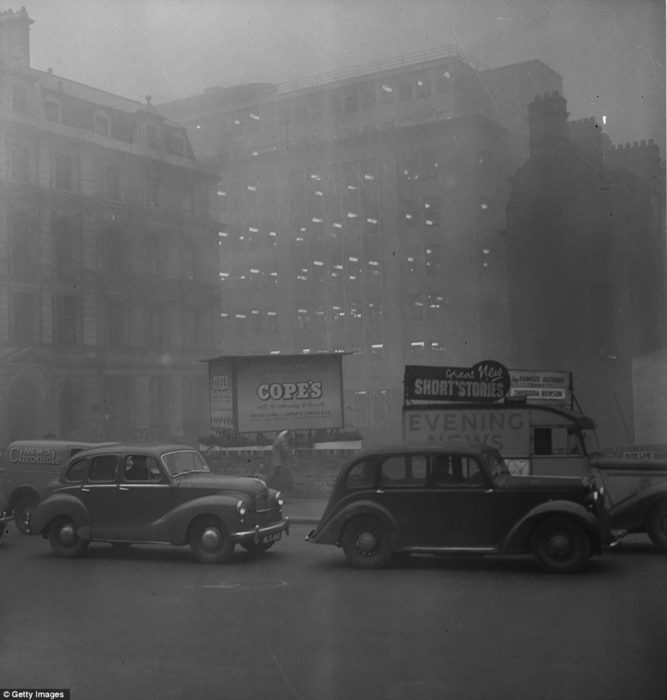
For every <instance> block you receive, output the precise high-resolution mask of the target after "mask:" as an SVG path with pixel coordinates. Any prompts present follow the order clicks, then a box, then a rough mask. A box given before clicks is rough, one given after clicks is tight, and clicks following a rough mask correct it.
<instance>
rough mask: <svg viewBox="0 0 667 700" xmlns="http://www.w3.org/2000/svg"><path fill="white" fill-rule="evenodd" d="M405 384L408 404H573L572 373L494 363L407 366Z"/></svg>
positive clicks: (493, 361) (489, 361)
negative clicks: (514, 400)
mask: <svg viewBox="0 0 667 700" xmlns="http://www.w3.org/2000/svg"><path fill="white" fill-rule="evenodd" d="M403 384H404V392H405V397H404V398H405V401H406V403H409V402H412V401H417V402H420V401H421V402H425V401H442V402H451V401H454V402H466V403H471V402H474V403H494V402H497V401H499V400H501V399H504V398H505V397H510V398H524V399H525V400H526V401H528V402H531V403H533V402H536V403H540V402H542V403H553V404H556V405H560V406H569V407H570V408H572V405H573V387H572V374H571V372H553V371H548V370H522V369H507V368H506V367H505V366H504V365H502V364H501V363H500V362H496V361H495V360H485V361H483V362H478V363H477V364H474V365H472V367H432V366H422V365H405V374H404V379H403Z"/></svg>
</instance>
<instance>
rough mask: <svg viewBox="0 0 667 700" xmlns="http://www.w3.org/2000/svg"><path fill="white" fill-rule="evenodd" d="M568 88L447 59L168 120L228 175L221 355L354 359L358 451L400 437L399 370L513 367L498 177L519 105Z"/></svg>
mask: <svg viewBox="0 0 667 700" xmlns="http://www.w3.org/2000/svg"><path fill="white" fill-rule="evenodd" d="M561 87H562V80H561V78H560V76H559V75H557V74H556V73H555V72H554V71H553V70H551V69H550V68H549V67H548V66H545V65H544V64H542V63H540V62H539V61H531V62H527V63H521V64H517V65H513V66H506V67H503V68H497V69H492V70H479V69H477V68H476V67H475V66H474V65H473V63H472V62H471V61H470V60H469V59H468V58H467V57H465V56H464V55H463V54H461V53H460V52H459V51H457V50H455V49H449V48H445V49H442V50H438V51H434V52H431V53H428V54H426V53H422V54H420V55H418V56H405V57H402V58H399V59H396V60H393V61H388V62H385V63H382V64H373V65H370V66H359V67H356V68H354V69H351V70H348V71H341V72H338V73H335V74H330V75H326V76H320V77H317V78H314V79H310V80H304V81H301V82H300V83H295V84H290V85H281V86H273V85H269V84H255V85H244V86H238V87H233V88H227V89H223V88H212V89H209V90H207V91H206V92H205V93H204V94H201V95H196V96H193V97H190V98H187V99H183V100H178V101H175V102H171V103H168V104H164V105H161V106H160V109H161V111H163V112H164V113H165V114H167V115H168V116H169V117H170V118H172V119H174V120H175V121H177V122H179V123H181V124H183V125H184V126H186V127H187V129H188V133H189V136H190V140H191V143H192V144H193V148H194V150H195V153H196V155H198V157H199V158H200V159H202V160H205V161H206V162H207V163H208V164H210V165H211V166H212V167H214V168H215V169H216V170H217V172H218V173H219V174H220V177H221V180H220V184H219V187H218V192H217V195H216V197H215V202H214V205H213V212H214V213H215V215H216V216H217V218H218V222H219V225H218V236H219V242H220V279H221V283H222V286H221V288H222V296H221V302H222V324H223V328H222V332H223V336H222V350H223V352H224V353H225V354H244V353H246V354H256V353H271V352H281V353H302V352H318V351H336V350H343V351H348V352H351V353H352V354H351V355H349V356H348V357H346V359H345V363H344V382H345V408H346V414H345V420H346V427H348V428H350V427H354V428H357V429H359V430H360V431H361V432H362V434H363V435H364V438H365V444H371V443H372V442H374V441H377V440H387V439H394V440H395V439H397V438H398V436H400V434H401V427H400V420H401V410H400V409H401V405H402V398H403V388H402V379H403V369H404V365H405V364H437V365H465V366H467V365H470V364H472V363H474V362H476V361H479V360H481V359H485V358H494V359H498V360H501V361H505V360H506V359H507V357H508V350H509V336H508V316H507V306H506V276H505V268H504V266H505V261H504V250H503V241H502V239H501V237H500V236H499V234H498V231H499V230H502V229H503V227H504V214H505V212H504V206H505V202H506V200H507V196H508V194H509V188H508V179H509V176H510V175H511V174H512V173H513V172H514V171H515V170H516V168H517V167H518V165H519V164H520V163H521V162H522V160H524V159H525V157H526V156H527V153H528V131H527V128H526V124H525V113H526V109H527V105H528V103H529V102H530V101H531V100H532V99H533V97H534V95H536V94H539V93H542V92H545V91H551V90H560V89H561Z"/></svg>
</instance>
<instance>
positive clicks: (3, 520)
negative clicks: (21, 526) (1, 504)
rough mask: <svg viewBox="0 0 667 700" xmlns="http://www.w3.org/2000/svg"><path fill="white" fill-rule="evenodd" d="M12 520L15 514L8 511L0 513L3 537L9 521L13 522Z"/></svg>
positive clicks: (0, 531) (0, 532) (0, 526)
mask: <svg viewBox="0 0 667 700" xmlns="http://www.w3.org/2000/svg"><path fill="white" fill-rule="evenodd" d="M12 520H14V516H13V515H8V514H7V513H1V514H0V537H2V536H3V535H4V534H5V528H6V527H7V523H9V522H11V521H12Z"/></svg>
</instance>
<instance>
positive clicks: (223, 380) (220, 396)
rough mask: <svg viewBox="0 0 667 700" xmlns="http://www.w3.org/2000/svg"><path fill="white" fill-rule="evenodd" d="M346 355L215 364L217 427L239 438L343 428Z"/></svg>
mask: <svg viewBox="0 0 667 700" xmlns="http://www.w3.org/2000/svg"><path fill="white" fill-rule="evenodd" d="M342 355H343V353H321V354H320V353H318V354H313V355H254V356H231V357H221V358H215V359H213V360H209V361H208V362H209V377H210V380H211V384H210V395H211V426H212V428H213V429H214V430H224V429H229V430H233V431H235V432H238V433H254V432H274V431H277V432H279V431H281V430H317V429H335V428H342V427H343V377H342ZM230 417H231V425H230Z"/></svg>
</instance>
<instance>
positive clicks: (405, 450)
mask: <svg viewBox="0 0 667 700" xmlns="http://www.w3.org/2000/svg"><path fill="white" fill-rule="evenodd" d="M442 452H447V453H455V454H459V455H460V454H463V455H471V456H472V455H481V454H485V453H488V452H497V450H496V449H495V448H494V447H490V446H489V445H482V444H479V445H446V444H444V443H439V442H401V443H395V444H390V445H386V446H384V447H374V448H371V449H367V450H362V451H361V452H360V453H359V454H358V455H357V456H356V457H355V459H357V458H359V457H373V456H379V455H385V454H396V453H400V454H412V453H420V454H424V453H427V454H440V453H442Z"/></svg>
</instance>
